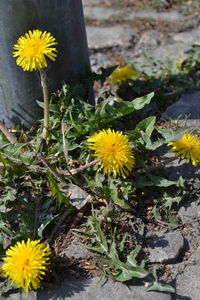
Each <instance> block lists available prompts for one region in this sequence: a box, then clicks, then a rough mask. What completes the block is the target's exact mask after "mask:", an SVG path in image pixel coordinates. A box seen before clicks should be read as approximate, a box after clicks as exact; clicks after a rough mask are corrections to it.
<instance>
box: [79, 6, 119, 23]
mask: <svg viewBox="0 0 200 300" xmlns="http://www.w3.org/2000/svg"><path fill="white" fill-rule="evenodd" d="M84 16H85V19H87V20H90V19H91V20H94V19H95V20H110V19H112V20H117V18H120V19H123V18H124V13H123V11H122V10H118V9H113V8H103V7H85V9H84Z"/></svg>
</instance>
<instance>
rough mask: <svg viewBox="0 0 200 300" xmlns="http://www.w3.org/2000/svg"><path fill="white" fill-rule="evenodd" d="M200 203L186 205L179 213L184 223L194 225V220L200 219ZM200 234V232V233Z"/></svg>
mask: <svg viewBox="0 0 200 300" xmlns="http://www.w3.org/2000/svg"><path fill="white" fill-rule="evenodd" d="M199 201H200V199H199ZM199 201H193V202H189V203H186V205H184V206H182V207H181V208H180V209H179V211H178V216H179V217H180V218H181V221H182V222H183V223H188V222H189V223H192V222H194V219H197V220H198V219H200V204H199ZM199 233H200V232H199Z"/></svg>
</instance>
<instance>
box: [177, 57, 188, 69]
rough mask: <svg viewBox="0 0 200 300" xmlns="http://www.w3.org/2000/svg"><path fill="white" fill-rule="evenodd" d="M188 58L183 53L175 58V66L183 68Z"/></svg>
mask: <svg viewBox="0 0 200 300" xmlns="http://www.w3.org/2000/svg"><path fill="white" fill-rule="evenodd" d="M186 59H187V56H186V55H181V56H179V57H178V58H177V59H176V60H175V68H176V70H181V69H182V65H183V63H184V61H185V60H186Z"/></svg>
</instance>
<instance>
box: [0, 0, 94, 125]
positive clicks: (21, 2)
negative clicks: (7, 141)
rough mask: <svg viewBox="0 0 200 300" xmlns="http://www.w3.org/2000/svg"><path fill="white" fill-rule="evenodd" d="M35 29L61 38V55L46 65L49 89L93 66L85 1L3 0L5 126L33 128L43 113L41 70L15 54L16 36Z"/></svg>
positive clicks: (0, 62) (0, 39)
mask: <svg viewBox="0 0 200 300" xmlns="http://www.w3.org/2000/svg"><path fill="white" fill-rule="evenodd" d="M33 29H40V30H42V31H45V30H46V31H48V32H50V33H51V34H52V35H53V36H54V37H55V38H56V41H57V42H58V45H57V47H56V48H57V49H58V51H59V52H58V57H57V59H56V61H55V62H52V61H48V67H47V69H46V70H45V71H46V73H47V78H48V87H49V91H50V92H53V91H56V90H57V89H59V88H61V86H62V83H63V82H68V81H71V80H73V79H80V78H83V77H84V74H85V72H86V70H88V69H89V68H90V64H89V55H88V47H87V39H86V31H85V24H84V17H83V9H82V2H81V0H42V1H41V0H0V45H1V46H0V47H1V51H0V121H2V122H3V123H4V124H5V125H6V127H12V126H14V125H17V124H19V125H22V126H23V127H27V128H29V127H30V126H31V125H33V124H34V123H35V122H36V120H38V118H40V117H41V116H42V115H41V111H40V108H39V107H38V105H37V103H36V100H42V89H41V85H40V77H39V72H38V71H34V72H28V71H23V70H22V68H21V67H19V66H17V65H16V62H15V58H13V57H12V52H13V45H14V44H16V42H17V39H18V38H19V37H20V36H23V35H24V34H25V33H26V32H28V31H29V30H33ZM82 90H83V89H82ZM87 92H89V89H88V91H87ZM86 97H87V95H86ZM87 99H88V97H87ZM91 101H92V100H91Z"/></svg>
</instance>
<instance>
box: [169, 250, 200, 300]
mask: <svg viewBox="0 0 200 300" xmlns="http://www.w3.org/2000/svg"><path fill="white" fill-rule="evenodd" d="M176 295H177V296H176V298H174V299H175V300H179V299H183V300H190V299H191V300H200V247H199V248H198V249H197V250H196V253H195V254H194V256H192V257H191V259H190V260H189V264H188V265H187V267H186V268H185V270H184V273H182V274H180V275H179V276H178V277H177V279H176Z"/></svg>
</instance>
